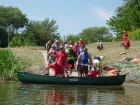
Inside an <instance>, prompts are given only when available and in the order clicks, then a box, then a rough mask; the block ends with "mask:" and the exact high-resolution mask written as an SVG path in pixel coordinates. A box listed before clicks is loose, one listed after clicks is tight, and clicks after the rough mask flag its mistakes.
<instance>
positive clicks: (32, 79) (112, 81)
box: [17, 72, 126, 85]
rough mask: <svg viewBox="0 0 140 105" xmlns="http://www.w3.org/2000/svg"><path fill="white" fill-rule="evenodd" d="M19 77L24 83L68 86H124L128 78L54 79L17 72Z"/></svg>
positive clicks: (121, 76) (123, 76)
mask: <svg viewBox="0 0 140 105" xmlns="http://www.w3.org/2000/svg"><path fill="white" fill-rule="evenodd" d="M17 76H18V80H19V81H20V82H22V83H38V84H67V85H122V84H123V83H124V81H125V77H126V75H119V76H109V77H54V76H47V75H38V74H30V73H27V72H17Z"/></svg>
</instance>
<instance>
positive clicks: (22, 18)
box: [0, 6, 28, 47]
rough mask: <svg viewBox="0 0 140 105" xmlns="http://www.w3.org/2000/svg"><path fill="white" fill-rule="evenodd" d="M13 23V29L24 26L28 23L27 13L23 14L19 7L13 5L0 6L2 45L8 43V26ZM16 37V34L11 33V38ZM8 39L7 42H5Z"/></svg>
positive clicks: (0, 36)
mask: <svg viewBox="0 0 140 105" xmlns="http://www.w3.org/2000/svg"><path fill="white" fill-rule="evenodd" d="M11 24H12V25H13V30H14V31H18V29H19V28H23V27H24V26H26V25H27V24H28V19H27V18H26V15H25V14H23V13H22V12H21V11H20V10H19V9H18V8H14V7H12V6H9V7H4V6H0V41H1V47H5V46H7V45H8V35H7V33H5V32H6V27H7V26H8V25H11ZM13 37H14V34H12V33H11V34H10V40H11V39H12V38H13ZM5 41H7V42H5Z"/></svg>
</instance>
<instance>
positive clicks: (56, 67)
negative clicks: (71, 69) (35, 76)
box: [41, 61, 64, 76]
mask: <svg viewBox="0 0 140 105" xmlns="http://www.w3.org/2000/svg"><path fill="white" fill-rule="evenodd" d="M50 68H52V70H53V72H54V76H57V75H58V76H59V75H61V76H64V70H63V67H62V65H61V64H60V63H59V62H57V61H55V62H53V63H51V64H50V65H49V66H48V67H46V68H45V69H44V70H43V71H42V72H41V74H43V72H44V71H46V70H49V69H50Z"/></svg>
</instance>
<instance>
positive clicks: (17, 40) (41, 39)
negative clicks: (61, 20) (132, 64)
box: [0, 0, 140, 47]
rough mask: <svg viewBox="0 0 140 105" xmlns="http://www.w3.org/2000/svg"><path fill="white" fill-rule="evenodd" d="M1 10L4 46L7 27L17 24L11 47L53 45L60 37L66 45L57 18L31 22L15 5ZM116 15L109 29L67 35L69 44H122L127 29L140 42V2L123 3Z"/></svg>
mask: <svg viewBox="0 0 140 105" xmlns="http://www.w3.org/2000/svg"><path fill="white" fill-rule="evenodd" d="M0 11H2V12H0V14H1V15H0V34H1V35H0V47H7V46H8V33H7V32H6V27H7V26H8V25H11V24H12V25H13V32H10V33H9V42H10V46H11V47H15V46H19V47H20V46H45V43H46V42H48V41H49V40H50V41H52V42H53V41H54V40H55V39H56V38H57V39H58V40H59V41H60V42H61V43H63V40H62V39H63V38H62V36H61V35H60V33H59V32H58V28H59V26H58V25H57V22H56V21H55V20H54V19H52V20H51V19H49V18H47V17H46V18H45V19H44V20H40V21H37V20H29V19H28V18H27V17H26V14H23V13H22V12H21V11H20V9H18V8H14V7H11V6H9V7H4V6H0ZM3 12H4V14H3ZM114 14H115V15H113V16H112V17H111V18H110V19H109V20H107V21H106V24H107V25H108V26H109V27H105V26H101V27H96V26H93V27H87V28H85V29H83V30H82V32H79V33H77V34H75V35H74V34H68V35H65V40H66V42H67V43H68V42H69V41H70V40H72V41H73V42H76V41H78V40H79V39H82V40H83V41H84V42H85V43H86V44H90V43H94V42H97V40H98V39H100V40H101V41H103V42H111V41H112V40H113V41H121V40H122V34H123V31H124V30H126V31H127V32H128V35H129V38H130V40H140V31H139V28H140V2H139V1H138V0H122V5H120V6H118V7H117V8H116V9H115V11H114ZM93 25H94V24H93ZM21 30H22V31H21ZM112 32H113V33H112ZM114 36H115V37H114Z"/></svg>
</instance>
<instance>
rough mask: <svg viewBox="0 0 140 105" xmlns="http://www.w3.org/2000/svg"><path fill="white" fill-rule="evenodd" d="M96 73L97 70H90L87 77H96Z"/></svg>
mask: <svg viewBox="0 0 140 105" xmlns="http://www.w3.org/2000/svg"><path fill="white" fill-rule="evenodd" d="M98 74H99V73H98V71H97V70H93V71H91V72H90V74H88V77H97V75H98Z"/></svg>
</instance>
